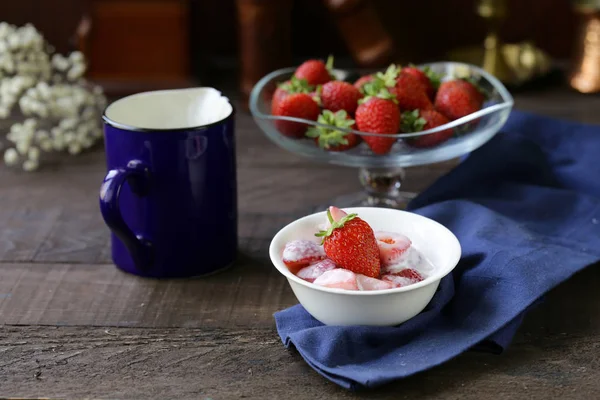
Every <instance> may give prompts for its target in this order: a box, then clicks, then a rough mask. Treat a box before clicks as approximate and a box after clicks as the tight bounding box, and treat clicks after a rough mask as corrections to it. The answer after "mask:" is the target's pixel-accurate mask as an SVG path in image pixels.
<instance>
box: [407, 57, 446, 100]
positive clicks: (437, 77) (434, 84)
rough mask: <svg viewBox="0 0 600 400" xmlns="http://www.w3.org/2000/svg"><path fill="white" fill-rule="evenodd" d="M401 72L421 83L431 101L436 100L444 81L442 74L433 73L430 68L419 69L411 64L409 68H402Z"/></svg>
mask: <svg viewBox="0 0 600 400" xmlns="http://www.w3.org/2000/svg"><path fill="white" fill-rule="evenodd" d="M401 72H402V73H403V74H408V75H412V76H413V77H414V78H415V79H417V80H418V81H419V82H421V84H422V85H423V88H424V89H425V93H427V97H429V100H431V101H433V100H434V99H435V91H436V90H437V88H438V87H439V86H440V82H441V79H442V75H441V74H438V73H437V72H435V71H433V70H432V69H431V68H430V67H429V66H426V67H424V68H423V69H419V68H418V67H417V66H415V65H414V64H409V65H408V67H404V68H402V71H401Z"/></svg>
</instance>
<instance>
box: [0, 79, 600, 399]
mask: <svg viewBox="0 0 600 400" xmlns="http://www.w3.org/2000/svg"><path fill="white" fill-rule="evenodd" d="M517 107H518V108H521V109H528V110H533V111H537V112H541V113H546V114H549V115H554V116H558V117H563V118H570V119H575V120H580V121H585V122H595V123H600V114H598V110H599V109H600V99H599V98H598V97H584V96H580V95H577V94H575V93H571V92H568V91H567V90H565V89H552V90H547V91H545V92H541V93H533V94H527V95H519V96H517ZM237 123H238V126H237V140H238V149H239V154H238V156H239V158H238V164H239V200H240V201H239V204H240V243H241V249H242V251H241V252H242V254H241V255H240V261H239V262H238V264H237V266H236V267H235V268H233V269H231V270H229V271H227V272H224V273H222V274H219V275H215V276H213V277H210V278H205V279H198V280H174V281H156V280H149V279H141V278H137V277H134V276H130V275H126V274H124V273H122V272H119V271H118V270H117V269H116V268H115V267H114V266H113V265H112V264H111V259H110V248H109V241H108V230H107V228H106V227H105V225H104V224H103V222H102V220H101V217H100V214H99V211H98V203H97V194H98V188H99V184H100V181H101V179H102V177H103V175H104V160H103V152H102V151H101V150H98V151H95V152H92V153H90V154H86V155H83V156H81V157H78V158H73V159H70V160H68V162H65V163H63V164H58V165H54V166H52V167H50V168H48V169H45V170H42V171H39V172H38V173H35V174H25V173H19V172H14V171H8V170H6V169H0V188H1V189H0V199H1V203H0V223H1V226H2V229H1V230H0V324H2V328H1V330H0V396H2V397H5V396H7V397H11V396H13V397H17V396H19V397H61V398H83V397H93V398H164V399H167V398H176V399H183V398H194V399H209V398H210V399H236V398H251V399H265V398H292V399H297V398H310V399H331V398H354V397H360V396H361V395H363V396H368V397H370V398H385V399H398V398H406V399H409V398H414V397H415V396H424V397H428V398H435V399H458V398H460V399H482V398H488V397H489V398H507V399H508V398H535V399H548V398H558V397H559V396H562V398H564V399H591V398H597V397H598V393H600V352H599V348H600V336H599V333H600V296H598V295H597V290H598V287H600V271H599V270H598V268H588V269H587V270H586V271H584V272H583V273H581V274H579V275H578V276H576V277H574V278H573V279H571V280H570V281H568V282H567V283H565V284H564V285H562V286H560V287H559V288H557V289H556V290H554V291H552V292H551V293H550V295H549V296H548V297H547V299H546V301H545V303H544V304H543V305H542V306H540V307H539V308H537V309H536V310H535V311H533V312H532V313H531V314H530V315H529V316H528V317H527V319H526V322H525V324H524V325H523V326H522V328H521V329H520V331H519V334H518V335H517V337H516V338H515V341H514V343H513V345H512V346H511V347H510V349H509V350H508V351H507V352H506V353H505V354H504V355H501V356H495V355H488V354H479V353H466V354H464V355H462V356H460V357H458V358H456V359H454V360H452V361H450V362H448V363H447V364H445V365H442V366H440V367H438V368H435V369H433V370H431V371H428V372H425V373H421V374H419V375H417V376H414V377H412V378H410V379H406V380H403V381H400V382H397V383H395V384H392V385H389V386H386V387H383V388H381V389H378V390H375V391H372V392H369V393H358V394H356V393H350V392H347V391H346V390H343V389H341V388H339V387H337V386H336V385H334V384H332V383H329V382H328V381H326V380H325V379H324V378H322V377H320V376H319V375H317V373H316V372H314V371H313V370H312V369H310V368H309V367H308V366H307V365H306V364H305V363H304V361H303V360H302V359H301V358H300V356H299V355H298V354H297V352H296V351H294V350H286V349H285V348H284V347H283V345H282V344H281V342H280V340H279V337H278V336H277V333H276V331H275V326H274V320H273V316H272V314H273V312H275V311H277V310H280V309H283V308H286V307H288V306H291V305H293V304H295V303H296V300H295V298H294V296H293V294H292V292H291V290H290V289H289V287H288V285H287V283H286V282H285V281H284V279H282V277H281V276H280V275H279V274H278V273H277V272H276V271H275V270H274V268H273V267H272V266H271V265H270V263H269V261H268V259H267V251H266V248H267V245H268V243H269V241H270V239H271V237H272V235H273V233H274V232H275V231H276V230H277V229H278V228H280V227H281V226H283V225H284V224H285V223H287V222H289V221H291V220H293V219H294V218H296V217H297V216H298V215H300V214H302V213H304V212H306V210H307V209H308V208H309V206H314V205H318V204H328V203H329V201H330V199H332V198H334V197H335V196H338V195H342V194H347V193H352V192H355V191H358V190H360V188H359V185H358V182H357V179H356V171H355V170H353V169H346V168H339V167H332V166H324V165H317V164H312V163H309V162H307V161H306V160H304V159H301V158H299V157H295V156H293V155H291V154H288V153H286V152H284V151H283V150H280V149H278V148H276V147H275V146H274V145H272V144H271V143H270V142H269V141H268V140H267V139H266V138H265V137H264V136H263V134H262V133H261V132H260V131H259V130H258V129H257V128H256V126H255V125H254V123H253V121H252V120H251V118H250V117H249V116H248V115H246V114H244V113H239V116H238V121H237ZM450 166H451V163H445V164H440V165H437V166H432V167H430V168H420V169H416V170H413V171H410V172H411V173H410V176H409V182H408V186H409V187H410V188H412V189H414V190H419V189H422V188H423V187H425V186H427V185H428V184H430V183H431V182H432V181H433V180H434V179H435V178H436V177H437V176H439V175H440V174H441V173H443V172H444V171H445V170H447V169H448V168H449V167H450Z"/></svg>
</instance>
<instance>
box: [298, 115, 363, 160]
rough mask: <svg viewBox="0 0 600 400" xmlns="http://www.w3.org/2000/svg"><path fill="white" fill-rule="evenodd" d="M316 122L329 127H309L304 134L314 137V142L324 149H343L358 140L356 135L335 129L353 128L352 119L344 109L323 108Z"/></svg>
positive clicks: (349, 147)
mask: <svg viewBox="0 0 600 400" xmlns="http://www.w3.org/2000/svg"><path fill="white" fill-rule="evenodd" d="M317 122H318V123H320V124H323V125H328V126H329V127H327V128H324V127H321V126H313V127H310V128H309V129H308V131H306V136H308V137H309V138H313V139H315V143H317V145H318V146H319V147H320V148H322V149H324V150H327V151H344V150H348V149H351V148H353V147H355V146H356V145H357V144H358V143H359V142H360V137H359V136H358V135H356V134H354V133H352V132H344V131H341V130H339V129H335V128H342V129H354V120H353V119H351V118H350V117H349V116H348V113H347V112H346V111H344V110H339V111H337V112H335V113H333V112H332V111H330V110H323V112H322V113H321V115H319V118H318V119H317Z"/></svg>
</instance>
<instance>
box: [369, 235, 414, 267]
mask: <svg viewBox="0 0 600 400" xmlns="http://www.w3.org/2000/svg"><path fill="white" fill-rule="evenodd" d="M375 238H376V239H377V247H378V248H379V256H380V258H381V264H382V265H383V266H387V265H394V264H397V263H398V262H399V261H400V259H401V257H402V255H403V254H404V252H406V250H408V249H409V247H410V246H411V245H412V242H411V241H410V239H409V238H408V237H406V236H404V235H402V234H400V233H394V232H384V231H377V232H375Z"/></svg>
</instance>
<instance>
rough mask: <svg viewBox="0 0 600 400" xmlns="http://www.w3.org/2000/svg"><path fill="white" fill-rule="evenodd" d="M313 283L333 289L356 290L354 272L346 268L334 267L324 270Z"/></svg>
mask: <svg viewBox="0 0 600 400" xmlns="http://www.w3.org/2000/svg"><path fill="white" fill-rule="evenodd" d="M313 283H314V284H315V285H319V286H324V287H328V288H335V289H346V290H358V284H357V283H356V274H355V273H354V272H352V271H348V270H347V269H341V268H336V269H333V270H331V271H327V272H325V273H324V274H323V275H321V276H319V277H318V278H317V279H315V281H314V282H313Z"/></svg>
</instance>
